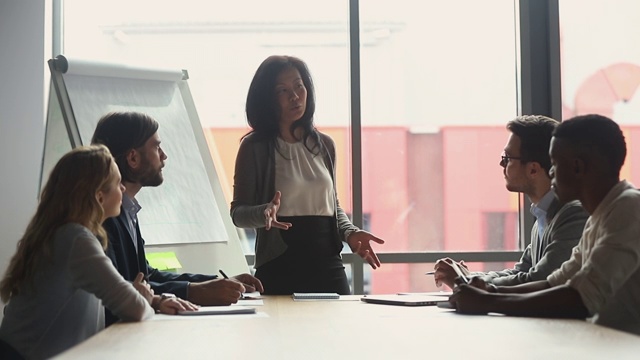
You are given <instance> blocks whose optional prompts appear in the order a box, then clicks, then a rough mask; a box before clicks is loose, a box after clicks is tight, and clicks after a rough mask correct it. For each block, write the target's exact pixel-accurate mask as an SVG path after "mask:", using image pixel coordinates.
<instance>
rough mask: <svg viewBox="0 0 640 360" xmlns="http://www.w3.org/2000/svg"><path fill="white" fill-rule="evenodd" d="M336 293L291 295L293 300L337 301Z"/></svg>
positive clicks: (338, 297)
mask: <svg viewBox="0 0 640 360" xmlns="http://www.w3.org/2000/svg"><path fill="white" fill-rule="evenodd" d="M339 299H340V295H338V293H293V300H295V301H300V300H339Z"/></svg>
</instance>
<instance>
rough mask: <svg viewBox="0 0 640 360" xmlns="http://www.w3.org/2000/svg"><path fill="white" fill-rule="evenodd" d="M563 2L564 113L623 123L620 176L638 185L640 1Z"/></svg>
mask: <svg viewBox="0 0 640 360" xmlns="http://www.w3.org/2000/svg"><path fill="white" fill-rule="evenodd" d="M559 5H560V8H559V10H560V40H561V42H560V46H561V48H560V50H561V60H562V106H563V107H562V110H563V117H565V118H568V117H570V116H574V115H584V114H591V113H598V114H602V115H605V116H608V117H610V118H612V119H613V120H615V121H616V122H617V123H619V124H620V125H621V126H622V128H623V130H624V134H625V137H626V141H627V159H626V161H625V165H624V167H623V169H622V173H621V177H622V178H625V179H628V180H631V181H632V182H634V183H635V184H636V185H639V184H640V167H638V166H634V164H636V163H637V162H638V159H639V158H640V142H639V141H638V140H636V139H638V138H640V92H639V91H638V87H639V86H640V47H638V46H635V44H636V42H637V41H639V40H640V2H638V1H635V0H614V1H605V0H599V1H586V2H585V1H579V0H562V1H560V3H559ZM596 24H597V26H595V25H596Z"/></svg>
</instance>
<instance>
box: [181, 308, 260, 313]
mask: <svg viewBox="0 0 640 360" xmlns="http://www.w3.org/2000/svg"><path fill="white" fill-rule="evenodd" d="M255 313H256V309H255V308H252V307H246V306H201V307H199V308H198V310H180V311H178V315H231V314H255Z"/></svg>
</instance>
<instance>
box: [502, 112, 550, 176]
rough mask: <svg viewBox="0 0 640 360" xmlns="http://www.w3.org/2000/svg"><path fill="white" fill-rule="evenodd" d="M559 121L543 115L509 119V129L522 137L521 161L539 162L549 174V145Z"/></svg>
mask: <svg viewBox="0 0 640 360" xmlns="http://www.w3.org/2000/svg"><path fill="white" fill-rule="evenodd" d="M558 124H559V122H558V121H557V120H555V119H552V118H550V117H546V116H543V115H523V116H518V117H517V118H515V119H513V120H511V121H509V122H508V123H507V129H508V130H509V131H511V132H512V133H513V134H514V135H517V136H518V137H519V138H520V157H521V159H520V161H521V162H522V163H528V162H532V161H534V162H537V163H539V164H540V167H542V168H543V169H544V171H545V172H546V173H547V174H548V173H549V169H551V159H550V158H549V145H550V144H551V137H552V134H553V130H554V129H555V128H556V126H557V125H558Z"/></svg>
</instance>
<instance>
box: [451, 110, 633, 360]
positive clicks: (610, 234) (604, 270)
mask: <svg viewBox="0 0 640 360" xmlns="http://www.w3.org/2000/svg"><path fill="white" fill-rule="evenodd" d="M549 153H550V155H551V159H552V167H551V177H552V186H553V188H554V190H555V192H556V196H557V197H558V198H559V199H561V201H570V200H572V199H578V200H580V201H581V203H582V206H584V208H585V209H586V211H587V212H588V213H589V214H590V215H591V216H590V217H589V220H588V224H587V225H586V227H585V229H584V233H583V234H582V238H581V239H580V242H579V243H578V245H577V246H576V247H575V248H574V249H573V251H572V253H571V257H570V258H569V260H567V261H566V262H564V263H563V264H562V266H560V268H559V269H557V270H555V271H554V272H553V273H551V275H549V276H548V277H547V278H546V279H542V280H540V281H534V282H530V283H527V284H522V285H518V286H498V287H493V288H491V287H487V286H486V284H484V283H483V282H482V280H480V279H478V278H474V279H472V280H471V282H470V283H469V285H464V284H462V285H460V286H458V287H456V289H455V290H454V294H453V295H452V296H451V297H450V298H449V302H450V303H451V304H452V305H453V306H454V307H455V308H456V310H457V312H459V313H463V314H476V315H480V314H487V313H490V312H497V313H502V314H505V315H511V316H526V317H545V318H549V317H551V318H574V319H586V318H588V320H589V321H590V322H593V323H595V324H598V325H603V326H608V327H612V328H615V329H618V330H622V331H627V332H630V333H633V334H637V335H640V311H639V308H640V306H639V305H640V191H638V189H637V188H636V186H634V185H633V184H632V183H630V182H628V181H626V180H621V178H620V170H621V168H622V166H623V164H624V161H625V158H626V155H627V144H626V140H625V137H624V134H623V133H622V130H621V129H620V127H619V126H618V124H616V123H615V122H614V121H613V120H611V119H609V118H607V117H605V116H601V115H596V114H590V115H581V116H576V117H574V118H572V119H569V120H566V121H563V122H562V124H560V125H558V127H557V128H556V130H555V131H554V133H553V139H552V141H551V146H550V148H549ZM494 293H495V294H494ZM636 357H637V354H636Z"/></svg>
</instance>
